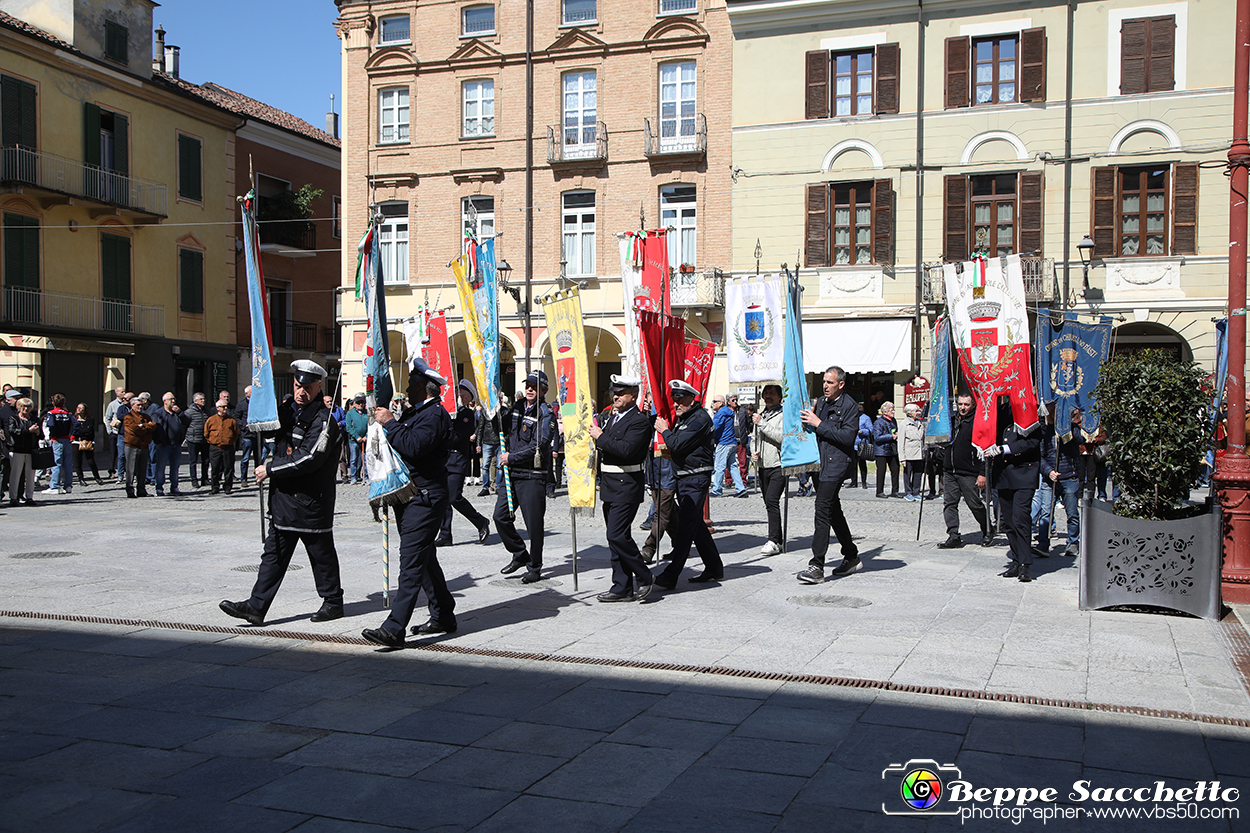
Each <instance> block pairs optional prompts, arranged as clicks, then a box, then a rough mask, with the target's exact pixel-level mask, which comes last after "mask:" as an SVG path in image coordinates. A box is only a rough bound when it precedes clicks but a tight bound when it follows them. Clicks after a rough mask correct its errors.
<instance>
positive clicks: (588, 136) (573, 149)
mask: <svg viewBox="0 0 1250 833" xmlns="http://www.w3.org/2000/svg"><path fill="white" fill-rule="evenodd" d="M596 80H597V79H596V76H595V71H594V70H589V71H587V72H566V73H565V74H564V158H565V159H582V158H591V157H594V156H595V153H596V146H595V133H596V130H597V128H598V92H597V90H596ZM591 196H592V197H593V194H592V195H591Z"/></svg>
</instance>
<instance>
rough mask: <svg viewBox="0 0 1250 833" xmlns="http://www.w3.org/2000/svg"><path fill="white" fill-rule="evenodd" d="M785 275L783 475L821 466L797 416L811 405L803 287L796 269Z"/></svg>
mask: <svg viewBox="0 0 1250 833" xmlns="http://www.w3.org/2000/svg"><path fill="white" fill-rule="evenodd" d="M785 275H786V317H785V327H786V337H785V367H784V376H783V379H782V385H781V466H782V471H783V472H785V473H786V474H796V473H798V472H803V471H813V470H817V469H819V467H820V450H819V448H818V447H817V445H816V432H815V429H813V428H811V427H809V426H806V425H804V424H803V419H802V417H801V415H800V412H801V411H804V410H806V409H808V408H810V407H811V406H812V403H811V400H810V399H809V398H808V396H807V377H806V375H804V367H803V312H802V310H803V287H802V285H801V284H800V283H799V271H798V267H795V270H794V273H793V274H791V273H790V270H789V269H787V270H785Z"/></svg>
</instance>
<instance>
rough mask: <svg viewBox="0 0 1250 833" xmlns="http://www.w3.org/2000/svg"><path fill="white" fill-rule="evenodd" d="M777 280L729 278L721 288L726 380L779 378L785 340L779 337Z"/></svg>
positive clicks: (780, 321) (780, 295)
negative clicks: (723, 295)
mask: <svg viewBox="0 0 1250 833" xmlns="http://www.w3.org/2000/svg"><path fill="white" fill-rule="evenodd" d="M783 303H784V302H783V301H782V286H781V281H780V280H775V279H771V278H766V279H765V280H761V281H753V280H745V281H731V282H730V283H729V284H728V285H726V287H725V326H726V327H727V328H728V330H729V333H728V334H727V335H726V338H725V342H726V351H725V352H726V357H727V358H728V360H729V381H730V383H731V384H732V383H739V382H775V381H777V380H779V379H781V377H782V364H783V362H784V361H785V339H784V338H783V337H782V312H781V311H782V306H783Z"/></svg>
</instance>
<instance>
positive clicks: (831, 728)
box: [733, 702, 855, 747]
mask: <svg viewBox="0 0 1250 833" xmlns="http://www.w3.org/2000/svg"><path fill="white" fill-rule="evenodd" d="M854 724H855V715H854V714H849V713H847V712H845V711H838V710H834V711H824V710H821V709H797V708H790V707H788V706H774V705H772V704H771V702H768V703H765V704H764V705H762V706H760V707H759V708H758V709H756V710H755V712H753V713H752V714H751V716H750V717H748V718H747V719H746V720H744V721H742V723H741V724H739V726H738V727H737V728H736V729H734V732H733V733H734V734H735V735H742V736H744V737H756V738H767V739H770V740H784V741H792V742H796V743H815V744H818V745H821V746H829V747H834V746H837V745H838V743H840V742H841V741H842V739H843V738H844V737H846V735H847V733H848V732H849V731H850V729H851V727H852V726H853V725H854Z"/></svg>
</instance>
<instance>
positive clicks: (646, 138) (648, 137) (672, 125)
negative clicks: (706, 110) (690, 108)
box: [642, 113, 707, 159]
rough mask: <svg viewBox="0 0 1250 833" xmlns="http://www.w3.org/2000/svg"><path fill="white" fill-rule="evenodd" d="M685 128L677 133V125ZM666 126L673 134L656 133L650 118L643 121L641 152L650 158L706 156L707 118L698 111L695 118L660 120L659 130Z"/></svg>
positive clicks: (662, 130)
mask: <svg viewBox="0 0 1250 833" xmlns="http://www.w3.org/2000/svg"><path fill="white" fill-rule="evenodd" d="M679 125H680V126H681V127H682V128H686V129H685V130H682V131H681V132H680V133H678V129H679V128H678V126H679ZM665 128H668V129H670V130H672V131H673V133H674V134H675V135H672V136H663V135H656V134H655V133H653V132H652V129H651V119H646V120H645V121H644V122H643V130H642V153H643V155H644V156H647V157H650V158H653V159H654V158H657V157H659V158H676V157H682V156H687V157H692V158H693V157H699V158H702V157H704V156H707V119H706V118H704V116H703V114H702V113H700V114H699V115H698V117H697V118H695V119H675V120H670V121H661V122H660V132H661V133H663V132H664V129H665Z"/></svg>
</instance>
